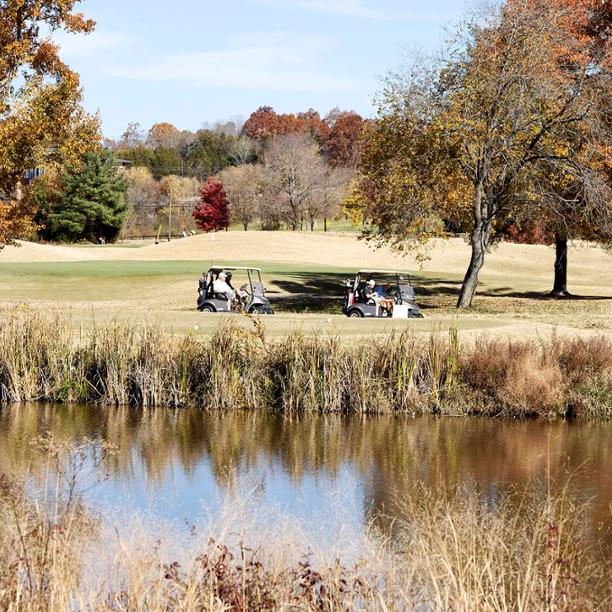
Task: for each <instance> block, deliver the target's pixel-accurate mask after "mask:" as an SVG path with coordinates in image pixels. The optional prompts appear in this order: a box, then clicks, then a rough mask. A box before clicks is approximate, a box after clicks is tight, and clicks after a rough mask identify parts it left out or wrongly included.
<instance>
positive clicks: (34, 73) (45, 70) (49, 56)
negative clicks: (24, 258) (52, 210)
mask: <svg viewBox="0 0 612 612" xmlns="http://www.w3.org/2000/svg"><path fill="white" fill-rule="evenodd" d="M77 4H78V1H77V0H30V1H28V2H24V1H23V0H3V1H1V2H0V248H1V247H2V246H3V245H5V244H7V243H10V242H11V241H12V240H13V239H14V238H15V237H16V236H18V235H21V234H23V232H25V231H27V229H28V228H30V227H31V220H32V217H33V214H34V210H33V209H32V200H31V199H29V198H28V197H27V193H26V177H25V174H26V171H27V170H30V169H34V168H37V167H41V166H43V165H45V164H53V163H57V164H67V163H71V162H74V161H76V160H78V159H79V158H80V155H81V153H82V152H83V151H84V150H87V149H92V148H96V146H97V145H98V142H99V139H100V136H99V133H98V122H97V119H96V118H92V117H89V116H87V115H86V113H84V111H83V110H82V108H81V105H80V103H81V93H80V89H79V79H78V76H77V75H76V74H75V73H74V72H72V71H71V70H70V69H69V68H68V66H66V64H64V63H63V62H62V61H61V59H60V57H59V53H58V47H57V46H56V45H55V44H53V43H52V42H51V41H50V40H49V39H47V38H43V37H42V36H41V35H40V31H41V28H44V29H46V30H47V31H50V32H55V31H58V30H64V31H66V32H81V33H83V32H85V33H86V32H90V31H91V30H92V29H93V26H94V23H93V21H90V20H87V19H85V18H84V17H83V15H82V14H80V13H76V12H75V11H74V8H75V5H77Z"/></svg>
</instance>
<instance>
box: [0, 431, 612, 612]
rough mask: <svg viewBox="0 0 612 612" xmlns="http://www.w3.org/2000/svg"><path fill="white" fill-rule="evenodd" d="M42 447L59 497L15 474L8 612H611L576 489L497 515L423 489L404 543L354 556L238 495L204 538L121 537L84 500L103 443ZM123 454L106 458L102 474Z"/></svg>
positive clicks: (526, 499)
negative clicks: (268, 517) (268, 520)
mask: <svg viewBox="0 0 612 612" xmlns="http://www.w3.org/2000/svg"><path fill="white" fill-rule="evenodd" d="M33 443H34V445H35V446H36V447H37V448H38V450H39V452H40V453H41V460H42V461H45V462H46V463H47V466H48V469H47V470H46V473H47V474H49V475H50V476H49V480H48V482H47V483H46V485H47V486H46V488H45V489H44V491H47V493H45V492H40V493H34V492H32V489H31V488H30V489H27V487H25V486H24V484H23V482H20V481H19V480H16V479H14V478H10V477H7V476H4V475H3V476H0V511H1V512H2V516H3V517H4V520H3V521H2V522H1V523H0V562H1V565H2V568H3V569H2V571H1V572H0V605H1V606H2V609H3V610H32V611H34V610H68V609H80V610H113V611H122V610H126V611H127V610H143V609H146V610H185V611H190V610H221V609H223V610H232V611H243V610H244V611H246V610H260V609H266V610H288V609H300V610H335V609H353V608H356V609H380V610H423V609H427V610H429V609H435V610H474V609H478V610H507V609H516V610H599V609H601V610H605V609H607V607H608V604H609V603H610V595H611V593H610V583H609V582H608V581H606V577H607V572H608V571H609V564H608V561H606V559H605V557H602V555H601V551H600V550H599V548H598V546H597V545H594V544H593V545H587V544H585V542H586V538H585V531H584V524H585V521H584V515H583V512H584V509H585V508H584V506H581V505H580V504H576V503H575V501H574V500H573V499H572V498H571V497H570V496H569V495H568V494H567V492H563V489H562V492H561V493H559V494H550V493H546V487H541V486H538V485H537V484H535V483H534V485H533V486H532V487H528V488H527V489H526V490H524V491H520V492H516V493H510V494H500V495H499V496H497V497H496V499H495V502H494V503H491V501H490V500H489V501H488V500H487V499H485V498H484V497H483V496H482V495H481V494H479V493H477V492H475V491H473V490H466V489H451V490H450V491H436V490H434V489H431V488H428V487H425V486H422V487H421V488H420V490H419V493H418V495H414V496H410V497H409V498H407V499H405V500H404V501H403V502H402V503H403V506H402V513H401V515H400V516H399V518H398V519H397V521H396V524H395V532H396V538H395V539H394V541H393V542H390V541H386V540H384V539H381V538H380V537H379V535H378V534H377V533H376V531H375V529H374V528H372V529H370V530H366V533H364V534H363V535H362V536H361V537H360V538H359V539H358V541H354V540H353V541H352V543H353V545H354V546H353V550H352V551H351V552H350V553H349V552H348V550H347V549H346V548H342V546H343V544H342V540H340V539H339V540H338V542H330V541H326V540H317V539H316V538H315V540H314V542H312V541H311V542H309V539H310V538H309V535H310V534H313V533H315V532H316V526H313V525H300V524H296V521H295V518H293V519H292V518H291V517H288V516H286V517H284V518H283V517H282V516H279V517H275V521H274V525H273V526H272V527H266V526H265V525H262V524H261V520H258V519H257V517H258V513H257V512H255V511H254V510H256V501H255V500H253V499H242V500H236V499H234V498H232V497H229V498H228V499H227V500H226V501H225V506H224V507H223V508H222V509H221V510H220V512H219V513H218V516H217V520H216V521H215V522H214V523H213V524H210V525H208V526H207V525H197V526H193V528H192V529H191V534H190V535H189V536H183V537H180V536H178V535H177V533H175V532H174V531H173V530H172V528H170V527H168V526H167V525H164V524H157V523H155V522H151V521H143V522H139V521H138V520H137V519H136V517H133V519H132V520H129V519H128V520H127V521H126V522H125V523H124V524H123V526H122V527H121V528H117V527H116V526H115V525H114V524H113V522H112V518H111V517H108V516H101V515H97V514H95V513H92V512H91V511H90V510H89V509H88V508H87V507H86V505H85V504H84V503H83V497H82V493H83V490H84V489H85V488H89V487H90V486H91V475H90V476H88V477H87V478H85V479H84V480H83V466H84V463H83V459H84V457H86V456H89V455H90V454H91V453H92V452H93V447H92V446H91V443H84V444H82V445H77V446H62V445H58V444H57V443H56V442H55V441H54V440H53V439H51V438H43V439H38V440H34V441H33ZM112 453H113V449H112V448H110V447H108V446H106V447H103V448H102V449H99V448H97V449H96V451H95V462H94V468H96V469H97V470H98V471H99V473H100V474H103V472H104V466H105V462H106V460H107V459H108V456H109V455H112ZM90 469H91V465H88V467H87V471H90ZM94 480H95V478H94ZM259 517H260V519H261V515H259ZM340 531H341V530H340ZM185 538H186V539H185ZM338 547H340V548H338Z"/></svg>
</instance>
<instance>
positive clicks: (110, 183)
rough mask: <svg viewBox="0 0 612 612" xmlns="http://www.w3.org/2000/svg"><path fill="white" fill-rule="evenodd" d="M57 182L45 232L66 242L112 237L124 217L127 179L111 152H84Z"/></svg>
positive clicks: (55, 238) (109, 239) (117, 232)
mask: <svg viewBox="0 0 612 612" xmlns="http://www.w3.org/2000/svg"><path fill="white" fill-rule="evenodd" d="M60 183H61V189H60V190H59V197H58V200H57V201H56V202H55V203H53V204H52V205H51V207H50V210H49V214H48V216H47V220H46V227H45V235H46V236H47V237H48V238H50V239H52V240H60V241H66V242H76V241H79V240H88V241H90V242H98V241H100V239H101V240H102V241H103V242H112V241H114V240H115V239H116V238H117V237H118V235H119V232H120V231H121V227H122V225H123V222H124V221H125V217H126V212H127V197H126V194H127V190H128V183H127V181H126V180H125V178H124V177H123V176H122V174H121V173H120V171H119V170H118V168H117V166H116V164H115V161H114V157H113V155H112V154H111V153H109V152H104V153H102V154H96V153H86V154H85V155H84V156H83V160H82V163H81V164H80V165H79V166H74V167H73V168H71V169H70V170H69V171H68V172H67V173H66V174H64V175H63V176H62V178H61V181H60Z"/></svg>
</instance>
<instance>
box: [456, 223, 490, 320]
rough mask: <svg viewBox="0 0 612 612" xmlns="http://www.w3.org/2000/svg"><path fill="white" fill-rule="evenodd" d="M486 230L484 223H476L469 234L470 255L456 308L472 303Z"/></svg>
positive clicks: (485, 245) (483, 254)
mask: <svg viewBox="0 0 612 612" xmlns="http://www.w3.org/2000/svg"><path fill="white" fill-rule="evenodd" d="M487 234H488V232H487V230H486V227H485V224H484V223H477V224H476V225H475V226H474V229H473V231H472V233H471V234H470V245H471V247H472V257H471V258H470V265H469V266H468V269H467V272H466V273H465V276H464V278H463V285H461V293H460V294H459V300H458V301H457V308H469V307H470V306H471V305H472V300H473V299H474V294H475V293H476V287H477V286H478V275H479V274H480V270H481V269H482V266H483V264H484V258H485V253H486V249H487V241H488V236H487Z"/></svg>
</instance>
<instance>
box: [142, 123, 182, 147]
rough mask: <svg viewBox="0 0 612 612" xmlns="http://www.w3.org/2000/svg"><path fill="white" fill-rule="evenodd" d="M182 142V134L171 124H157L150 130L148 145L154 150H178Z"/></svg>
mask: <svg viewBox="0 0 612 612" xmlns="http://www.w3.org/2000/svg"><path fill="white" fill-rule="evenodd" d="M180 141H181V132H180V131H179V130H178V129H177V128H176V127H174V126H173V125H172V124H171V123H165V122H162V123H155V124H153V126H152V127H151V129H150V130H149V134H148V136H147V145H148V146H149V147H151V148H152V149H157V148H164V149H176V148H177V147H178V146H179V144H180Z"/></svg>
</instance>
